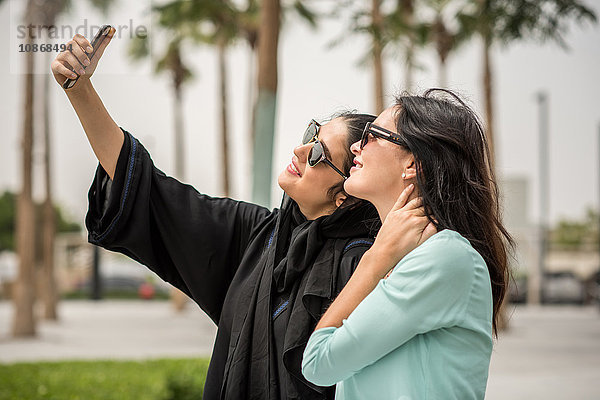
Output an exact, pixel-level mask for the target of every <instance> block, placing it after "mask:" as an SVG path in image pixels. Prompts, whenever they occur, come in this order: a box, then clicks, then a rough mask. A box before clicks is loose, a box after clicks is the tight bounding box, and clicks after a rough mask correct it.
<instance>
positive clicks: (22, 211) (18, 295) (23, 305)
mask: <svg viewBox="0 0 600 400" xmlns="http://www.w3.org/2000/svg"><path fill="white" fill-rule="evenodd" d="M32 6H33V2H32V1H31V0H30V1H29V3H28V5H27V10H28V12H27V15H28V16H29V15H31V14H30V12H31V9H32ZM28 20H29V18H28ZM27 44H29V45H32V44H33V38H31V37H30V35H27ZM33 57H34V53H33V52H28V53H26V55H25V60H26V61H25V62H26V65H25V71H26V72H25V75H24V86H25V90H24V93H25V105H24V109H23V138H22V142H21V146H22V151H23V156H22V157H23V159H22V163H23V164H22V174H23V175H22V179H23V186H22V189H21V193H20V194H19V199H18V202H17V221H16V239H17V254H18V256H19V272H18V276H17V281H16V283H15V288H14V293H13V299H14V306H15V314H14V322H13V335H14V336H17V337H20V336H35V333H36V324H35V315H34V305H35V270H34V253H35V243H34V238H35V234H34V233H35V232H34V231H35V214H34V205H33V198H32V167H33V154H32V153H33V98H34V96H33V95H34V93H33V91H34V80H33V71H34V58H33Z"/></svg>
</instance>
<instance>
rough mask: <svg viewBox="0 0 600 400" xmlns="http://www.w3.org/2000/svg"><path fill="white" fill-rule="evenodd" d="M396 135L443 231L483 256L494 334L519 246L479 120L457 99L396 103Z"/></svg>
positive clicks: (439, 94) (433, 94) (434, 92)
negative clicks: (505, 218)
mask: <svg viewBox="0 0 600 400" xmlns="http://www.w3.org/2000/svg"><path fill="white" fill-rule="evenodd" d="M396 105H398V106H399V108H398V113H397V115H396V117H397V126H396V127H397V131H398V133H399V134H400V136H402V138H403V139H404V140H405V142H406V148H407V150H408V151H410V152H411V153H412V154H413V156H414V158H415V163H416V168H417V187H418V189H419V193H420V196H421V197H422V198H423V205H424V207H425V210H426V212H427V215H428V216H429V219H430V220H431V221H432V222H433V223H434V224H435V225H436V227H437V229H438V230H442V229H452V230H454V231H457V232H458V233H460V234H461V235H462V236H464V237H465V238H466V239H468V240H469V242H470V243H471V245H472V246H473V247H474V248H475V250H477V252H479V254H481V256H482V257H483V259H484V260H485V262H486V264H487V268H488V271H489V274H490V280H491V283H492V297H493V303H494V304H493V305H494V310H493V320H492V326H493V331H494V334H495V335H496V336H497V334H498V329H497V327H498V318H499V314H498V312H499V310H500V306H501V305H502V301H503V299H504V296H505V294H506V289H507V286H508V282H509V279H510V270H509V268H508V254H507V252H508V250H509V248H513V247H514V241H513V239H512V237H511V236H510V234H509V233H508V231H507V230H506V228H505V227H504V225H503V224H502V220H501V214H500V205H499V192H498V186H497V184H496V180H495V176H494V169H493V166H492V163H491V159H490V151H489V147H488V144H487V140H486V137H485V133H484V130H483V128H482V125H481V123H480V121H479V119H478V117H477V115H476V114H475V113H474V112H473V110H471V108H469V107H468V106H467V105H466V104H465V103H464V102H463V101H462V100H461V99H460V97H458V96H457V95H456V94H455V93H453V92H451V91H449V90H446V89H429V90H427V91H426V92H425V93H424V94H423V95H422V96H409V95H401V96H398V97H396Z"/></svg>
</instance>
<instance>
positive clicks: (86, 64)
mask: <svg viewBox="0 0 600 400" xmlns="http://www.w3.org/2000/svg"><path fill="white" fill-rule="evenodd" d="M83 65H85V66H86V67H87V66H88V65H90V60H88V59H87V58H86V59H85V60H83Z"/></svg>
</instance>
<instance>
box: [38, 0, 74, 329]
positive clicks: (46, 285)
mask: <svg viewBox="0 0 600 400" xmlns="http://www.w3.org/2000/svg"><path fill="white" fill-rule="evenodd" d="M68 5H69V1H68V0H48V1H45V2H44V3H43V4H42V5H41V6H40V7H41V10H42V15H43V18H44V20H43V26H44V27H46V31H47V32H49V31H50V29H52V27H54V25H55V23H56V19H57V18H58V16H59V15H60V14H61V13H62V12H64V11H65V10H66V8H67V7H68ZM50 58H51V54H50V53H48V54H47V61H48V62H47V64H48V65H49V64H50V61H51V60H50ZM51 79H52V77H51V75H50V74H45V75H44V86H43V96H42V99H41V100H42V102H43V122H44V123H43V126H44V149H45V151H44V183H45V189H46V197H45V199H44V204H43V222H42V226H43V235H42V244H43V245H42V249H43V250H42V253H43V257H42V259H43V261H42V271H41V272H42V282H41V283H42V284H41V285H40V289H41V291H40V298H41V301H42V303H43V313H44V314H43V315H44V318H46V319H49V320H57V319H58V312H57V303H58V291H57V288H56V277H55V276H54V242H55V237H56V215H55V209H54V206H53V201H52V179H51V177H52V165H51V154H52V151H51V147H50V142H51V137H52V134H51V131H50V129H51V128H50V125H51V124H50V116H51V110H50V99H49V97H50V85H51Z"/></svg>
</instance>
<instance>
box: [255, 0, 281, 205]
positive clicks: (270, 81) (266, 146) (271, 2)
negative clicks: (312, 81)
mask: <svg viewBox="0 0 600 400" xmlns="http://www.w3.org/2000/svg"><path fill="white" fill-rule="evenodd" d="M259 13H260V14H259V21H260V22H259V25H258V26H259V28H258V42H257V61H258V76H257V89H258V91H257V95H256V100H255V103H254V111H253V123H254V127H253V137H254V144H253V167H252V200H253V201H254V202H255V203H258V204H261V205H264V206H267V207H268V206H270V203H271V174H272V170H273V142H274V140H275V112H276V105H277V81H278V73H277V71H278V68H277V55H278V44H279V28H280V24H281V4H280V1H279V0H260V9H259Z"/></svg>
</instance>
